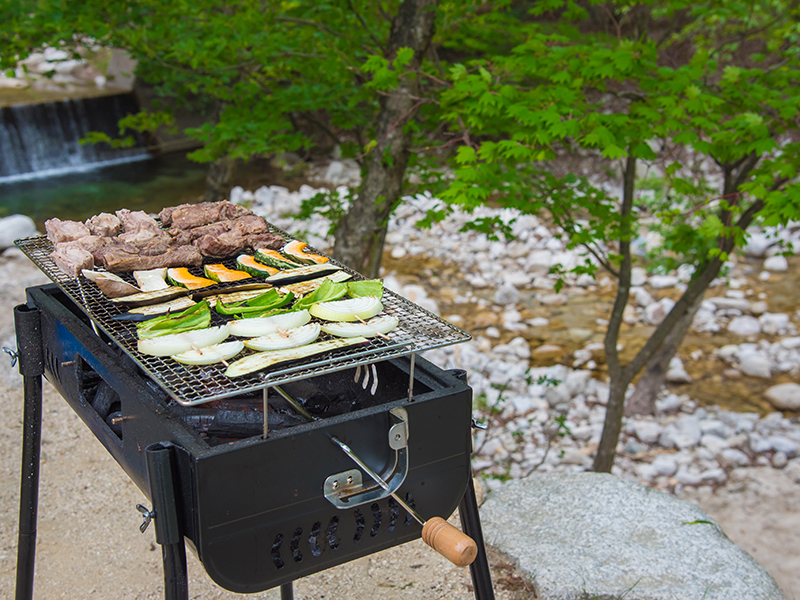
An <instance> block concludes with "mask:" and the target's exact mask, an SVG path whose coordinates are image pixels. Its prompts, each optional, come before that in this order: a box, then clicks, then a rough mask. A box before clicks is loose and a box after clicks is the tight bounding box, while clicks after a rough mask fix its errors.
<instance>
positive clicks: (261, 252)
mask: <svg viewBox="0 0 800 600" xmlns="http://www.w3.org/2000/svg"><path fill="white" fill-rule="evenodd" d="M255 259H256V260H257V261H258V262H260V263H263V264H265V265H269V266H270V267H276V268H278V269H295V268H297V267H300V266H302V265H300V264H299V263H296V262H294V261H291V260H288V259H287V258H286V257H285V256H283V255H282V254H281V253H280V252H278V251H277V250H270V249H269V248H260V249H258V250H256V255H255Z"/></svg>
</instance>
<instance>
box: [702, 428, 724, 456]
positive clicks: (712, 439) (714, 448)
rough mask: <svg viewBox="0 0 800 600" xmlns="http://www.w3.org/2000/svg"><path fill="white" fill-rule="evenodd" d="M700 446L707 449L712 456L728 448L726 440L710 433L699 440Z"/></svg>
mask: <svg viewBox="0 0 800 600" xmlns="http://www.w3.org/2000/svg"><path fill="white" fill-rule="evenodd" d="M700 444H701V445H702V446H704V447H706V448H708V449H709V450H710V451H711V452H712V453H713V454H714V455H717V454H719V453H720V452H722V451H723V450H724V449H725V448H727V447H728V442H727V441H726V440H724V439H723V438H721V437H719V436H716V435H713V434H710V433H709V434H706V435H704V436H703V437H702V438H700Z"/></svg>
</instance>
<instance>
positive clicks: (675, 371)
mask: <svg viewBox="0 0 800 600" xmlns="http://www.w3.org/2000/svg"><path fill="white" fill-rule="evenodd" d="M665 377H666V380H667V381H668V382H670V383H691V382H692V378H691V376H690V375H689V373H687V372H686V369H685V368H684V366H683V361H682V360H681V359H680V358H678V357H677V356H675V357H673V358H672V360H670V361H669V369H667V374H666V376H665Z"/></svg>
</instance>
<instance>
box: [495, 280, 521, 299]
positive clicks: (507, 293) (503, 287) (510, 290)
mask: <svg viewBox="0 0 800 600" xmlns="http://www.w3.org/2000/svg"><path fill="white" fill-rule="evenodd" d="M518 301H519V290H518V289H517V288H516V287H514V286H513V285H512V284H511V283H509V282H506V281H504V282H503V283H501V284H500V285H499V286H498V287H497V291H496V292H495V294H494V303H495V304H516V303H517V302H518Z"/></svg>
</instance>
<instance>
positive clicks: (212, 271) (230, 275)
mask: <svg viewBox="0 0 800 600" xmlns="http://www.w3.org/2000/svg"><path fill="white" fill-rule="evenodd" d="M203 273H204V274H205V276H206V277H208V278H209V279H212V280H214V281H216V282H217V283H227V282H228V281H240V280H242V279H249V278H250V277H252V275H250V273H247V272H246V271H236V270H234V269H229V268H228V267H226V266H225V265H221V264H216V265H204V266H203Z"/></svg>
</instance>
